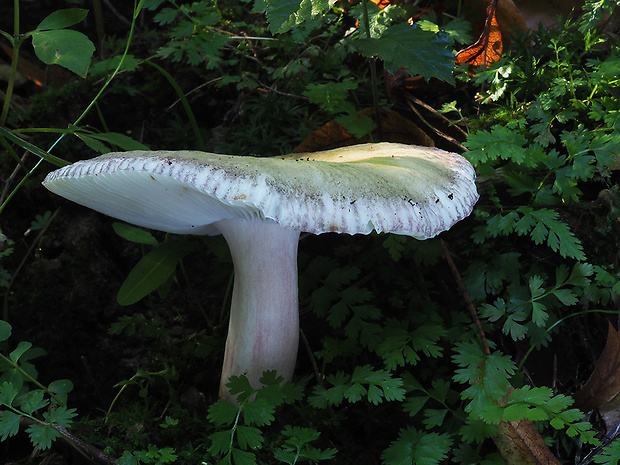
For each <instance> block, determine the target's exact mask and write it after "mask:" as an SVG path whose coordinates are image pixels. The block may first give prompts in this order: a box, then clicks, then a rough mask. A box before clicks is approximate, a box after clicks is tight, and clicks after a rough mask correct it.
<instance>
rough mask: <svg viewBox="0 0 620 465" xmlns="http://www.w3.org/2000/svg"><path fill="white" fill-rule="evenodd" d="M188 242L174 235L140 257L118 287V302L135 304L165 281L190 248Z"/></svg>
mask: <svg viewBox="0 0 620 465" xmlns="http://www.w3.org/2000/svg"><path fill="white" fill-rule="evenodd" d="M188 244H189V243H188V242H187V241H185V240H184V239H183V238H182V237H174V238H172V239H170V240H169V241H167V242H164V243H163V244H161V245H159V246H157V247H155V248H154V249H153V250H151V251H150V252H148V253H147V254H146V255H145V256H144V257H142V259H141V260H140V261H139V262H138V263H137V264H136V266H135V267H134V269H133V270H131V272H130V273H129V276H127V279H126V280H125V282H124V283H123V285H122V286H121V288H120V289H119V291H118V296H117V300H118V303H119V304H120V305H131V304H135V303H136V302H138V301H139V300H140V299H142V298H143V297H146V296H147V295H148V294H150V293H151V292H153V291H154V290H155V289H157V288H158V287H159V286H161V285H162V284H163V283H165V282H166V280H167V279H168V278H169V277H170V276H171V275H172V273H174V270H175V269H176V266H177V263H179V260H181V258H183V256H185V254H187V253H188V252H189V251H190V250H191V248H190V247H189V246H188Z"/></svg>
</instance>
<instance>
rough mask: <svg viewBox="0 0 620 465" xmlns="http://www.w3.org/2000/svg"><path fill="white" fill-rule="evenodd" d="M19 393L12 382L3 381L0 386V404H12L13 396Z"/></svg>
mask: <svg viewBox="0 0 620 465" xmlns="http://www.w3.org/2000/svg"><path fill="white" fill-rule="evenodd" d="M17 394H19V389H18V388H16V387H15V386H14V385H13V383H10V382H7V381H5V382H3V383H2V385H1V386H0V404H2V405H7V406H10V405H13V401H14V400H15V397H17Z"/></svg>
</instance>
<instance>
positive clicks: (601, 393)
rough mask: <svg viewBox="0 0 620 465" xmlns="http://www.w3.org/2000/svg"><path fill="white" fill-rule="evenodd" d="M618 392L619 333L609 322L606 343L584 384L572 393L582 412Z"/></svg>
mask: <svg viewBox="0 0 620 465" xmlns="http://www.w3.org/2000/svg"><path fill="white" fill-rule="evenodd" d="M618 393H620V334H618V331H616V329H615V328H614V327H613V326H612V324H611V323H609V326H608V329H607V343H606V344H605V348H604V349H603V352H602V353H601V355H600V356H599V358H598V361H597V362H596V366H595V367H594V371H593V372H592V374H591V375H590V379H588V381H586V384H584V385H583V387H582V388H581V389H580V390H579V391H577V392H576V393H575V394H574V395H573V399H575V406H576V407H578V408H579V409H580V410H582V411H584V412H588V411H590V410H592V409H595V408H597V407H600V406H601V405H603V404H605V403H607V402H609V401H610V400H612V399H613V398H614V397H616V396H617V395H618Z"/></svg>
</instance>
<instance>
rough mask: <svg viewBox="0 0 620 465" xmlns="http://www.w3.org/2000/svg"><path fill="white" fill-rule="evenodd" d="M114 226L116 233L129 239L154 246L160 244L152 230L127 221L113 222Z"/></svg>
mask: <svg viewBox="0 0 620 465" xmlns="http://www.w3.org/2000/svg"><path fill="white" fill-rule="evenodd" d="M112 228H113V229H114V232H115V233H116V234H118V235H119V236H121V237H122V238H123V239H126V240H128V241H131V242H135V243H137V244H145V245H152V246H156V245H158V244H159V241H158V240H157V239H155V237H154V236H153V235H152V234H151V233H150V232H148V231H145V230H144V229H142V228H138V227H137V226H133V225H131V224H127V223H114V224H112Z"/></svg>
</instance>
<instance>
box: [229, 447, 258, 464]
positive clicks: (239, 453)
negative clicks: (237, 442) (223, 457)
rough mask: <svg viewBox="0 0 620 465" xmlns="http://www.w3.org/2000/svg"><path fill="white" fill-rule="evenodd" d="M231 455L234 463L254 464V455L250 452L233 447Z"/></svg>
mask: <svg viewBox="0 0 620 465" xmlns="http://www.w3.org/2000/svg"><path fill="white" fill-rule="evenodd" d="M232 457H233V462H234V464H235V465H256V456H255V455H254V454H253V453H252V452H248V451H245V450H239V449H235V448H233V449H232Z"/></svg>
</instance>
